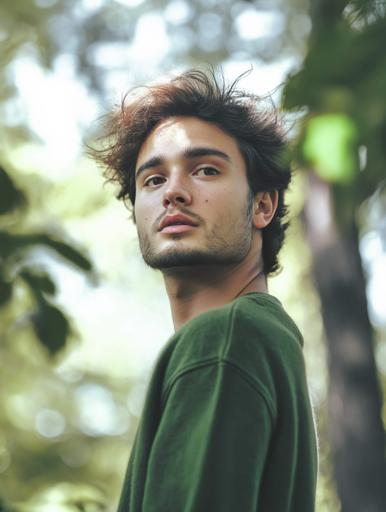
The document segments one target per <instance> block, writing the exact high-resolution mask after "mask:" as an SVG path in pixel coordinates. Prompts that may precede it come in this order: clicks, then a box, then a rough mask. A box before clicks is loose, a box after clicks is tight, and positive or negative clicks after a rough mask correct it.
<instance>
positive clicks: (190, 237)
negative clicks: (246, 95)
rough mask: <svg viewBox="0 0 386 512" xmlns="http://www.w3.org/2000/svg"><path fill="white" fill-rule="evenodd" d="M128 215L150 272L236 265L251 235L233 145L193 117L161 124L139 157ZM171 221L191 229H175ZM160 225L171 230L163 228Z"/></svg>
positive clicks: (247, 200)
mask: <svg viewBox="0 0 386 512" xmlns="http://www.w3.org/2000/svg"><path fill="white" fill-rule="evenodd" d="M134 214H135V219H136V224H137V231H138V237H139V244H140V249H141V253H142V256H143V258H144V260H145V262H146V263H147V264H148V265H149V266H151V267H153V268H157V269H161V270H162V269H166V268H170V267H182V266H192V265H207V264H215V265H228V264H233V263H239V262H241V261H242V260H243V259H244V258H245V256H246V255H247V253H248V251H249V250H250V247H251V241H252V233H253V230H254V228H253V225H252V220H251V219H252V204H251V200H250V195H249V186H248V181H247V174H246V168H245V163H244V160H243V157H242V155H241V153H240V151H239V149H238V146H237V143H236V141H235V140H234V139H233V138H232V137H231V136H229V135H228V134H226V133H225V132H223V131H222V130H221V129H220V128H218V127H217V126H215V125H213V124H211V123H208V122H206V121H202V120H201V119H199V118H196V117H172V118H168V119H166V120H164V121H162V122H161V123H159V124H158V125H157V126H156V127H155V128H154V130H153V131H152V132H151V133H150V135H149V136H148V138H147V139H146V140H145V142H144V144H143V145H142V147H141V149H140V152H139V154H138V159H137V164H136V200H135V205H134ZM177 214H182V215H184V216H185V217H186V219H185V221H186V222H190V223H193V224H194V225H187V224H185V225H183V224H176V223H177V219H176V218H173V217H174V216H175V215H177ZM165 221H166V223H167V224H168V223H171V224H170V225H168V226H166V227H164V228H163V224H164V223H165ZM179 221H180V222H184V219H182V221H181V218H180V219H179Z"/></svg>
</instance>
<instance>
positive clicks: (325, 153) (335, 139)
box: [302, 114, 358, 183]
mask: <svg viewBox="0 0 386 512" xmlns="http://www.w3.org/2000/svg"><path fill="white" fill-rule="evenodd" d="M357 139H358V130H357V127H356V125H355V123H354V122H353V120H352V119H351V118H350V117H348V116H346V115H344V114H323V115H319V116H316V117H313V118H312V119H311V120H310V121H309V122H308V124H307V126H306V133H305V138H304V141H303V146H302V149H303V155H304V158H305V160H306V161H307V163H308V164H310V165H311V166H312V167H313V168H314V170H315V172H316V173H317V174H318V175H319V176H320V177H321V178H323V179H325V180H327V181H330V182H334V183H349V182H351V181H352V180H353V179H354V177H355V176H356V174H357V171H358V151H357Z"/></svg>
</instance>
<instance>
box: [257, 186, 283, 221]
mask: <svg viewBox="0 0 386 512" xmlns="http://www.w3.org/2000/svg"><path fill="white" fill-rule="evenodd" d="M278 197H279V194H278V191H277V190H272V191H271V192H258V193H257V194H256V196H255V200H254V204H253V217H252V222H253V225H254V226H255V228H257V229H263V228H265V227H266V226H268V224H269V223H270V222H271V220H272V217H273V216H274V215H275V212H276V209H277V203H278Z"/></svg>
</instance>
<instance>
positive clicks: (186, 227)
mask: <svg viewBox="0 0 386 512" xmlns="http://www.w3.org/2000/svg"><path fill="white" fill-rule="evenodd" d="M195 227H196V226H192V225H191V224H176V225H174V226H173V225H171V226H165V227H164V228H163V229H161V233H183V232H184V231H190V230H191V229H194V228H195Z"/></svg>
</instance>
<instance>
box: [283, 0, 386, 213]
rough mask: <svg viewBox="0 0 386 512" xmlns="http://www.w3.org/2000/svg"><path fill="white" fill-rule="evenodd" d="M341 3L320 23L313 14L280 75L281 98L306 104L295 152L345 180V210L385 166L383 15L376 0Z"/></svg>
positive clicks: (331, 177) (291, 105)
mask: <svg viewBox="0 0 386 512" xmlns="http://www.w3.org/2000/svg"><path fill="white" fill-rule="evenodd" d="M316 3H318V4H325V2H316ZM343 4H344V5H345V10H343V9H341V10H340V14H339V15H338V16H336V13H335V15H334V13H333V12H332V11H331V12H329V13H327V14H326V13H325V17H324V19H323V23H322V22H321V21H320V22H319V23H318V18H317V16H316V15H315V20H314V25H315V26H314V30H313V35H312V38H311V41H310V49H309V52H308V54H307V56H306V58H305V60H304V63H303V66H302V69H301V70H300V71H298V72H297V73H295V74H293V75H292V76H291V77H290V78H289V80H288V81H287V83H286V86H285V90H284V101H283V104H284V107H285V108H287V109H299V108H304V107H306V108H307V112H308V114H307V115H306V116H305V118H304V129H303V131H302V133H301V136H300V137H299V139H298V140H297V149H296V153H297V154H298V155H303V157H304V158H305V160H306V163H307V164H308V166H309V167H311V168H313V169H314V170H315V171H316V172H317V173H318V174H319V175H320V176H321V177H323V178H324V179H325V180H326V181H329V182H331V183H332V184H334V183H335V184H346V185H348V184H350V183H352V186H348V187H346V189H345V190H346V196H347V195H350V196H351V197H352V201H349V200H348V198H347V197H346V201H345V203H346V205H347V207H348V208H349V209H350V210H351V211H350V215H351V216H352V214H353V211H354V210H355V209H356V208H357V207H358V205H359V204H360V203H361V202H362V201H363V200H364V199H365V198H367V197H368V196H369V195H370V194H372V193H373V192H374V191H375V190H376V188H377V187H378V185H379V183H380V181H381V180H382V179H383V178H384V169H385V167H386V151H385V144H384V141H385V135H386V102H385V91H386V53H385V51H384V37H385V33H386V16H385V15H384V14H385V13H384V10H383V11H381V10H379V8H378V3H377V2H369V1H365V2H363V1H362V2H361V1H359V0H358V1H356V2H347V1H346V2H343ZM370 14H371V16H370ZM360 151H361V152H362V154H366V155H367V156H366V161H365V162H363V165H362V167H363V172H357V171H358V164H357V162H358V154H359V152H360ZM333 161H334V163H333ZM338 167H339V169H338ZM342 192H343V193H344V189H342V188H340V189H339V192H338V195H339V196H340V197H341V195H342ZM338 207H339V206H338ZM339 216H340V215H339ZM343 216H346V217H349V215H343Z"/></svg>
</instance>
